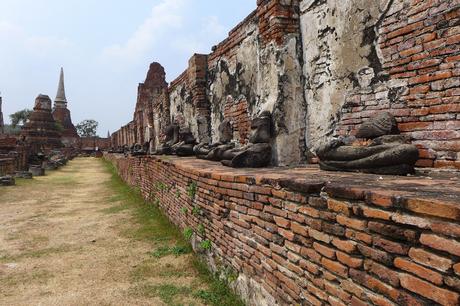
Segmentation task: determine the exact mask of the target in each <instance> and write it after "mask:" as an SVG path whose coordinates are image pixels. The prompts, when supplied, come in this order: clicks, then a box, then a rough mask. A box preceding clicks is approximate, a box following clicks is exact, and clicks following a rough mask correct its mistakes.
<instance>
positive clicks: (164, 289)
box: [102, 160, 244, 306]
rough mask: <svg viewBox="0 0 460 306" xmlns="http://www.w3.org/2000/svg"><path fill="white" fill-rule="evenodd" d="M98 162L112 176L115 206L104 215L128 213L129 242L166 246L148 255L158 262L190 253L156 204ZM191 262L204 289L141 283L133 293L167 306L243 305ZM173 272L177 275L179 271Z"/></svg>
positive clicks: (201, 266)
mask: <svg viewBox="0 0 460 306" xmlns="http://www.w3.org/2000/svg"><path fill="white" fill-rule="evenodd" d="M102 162H103V163H104V165H105V167H106V169H107V171H109V172H110V173H111V175H112V176H111V179H110V181H109V182H108V184H109V188H110V189H111V190H113V191H114V193H115V194H114V195H113V196H112V197H111V199H110V200H109V202H112V203H113V204H115V205H114V206H112V207H110V208H107V209H105V212H107V213H116V212H119V211H123V210H126V209H130V210H131V211H132V213H133V216H134V217H135V220H136V222H137V223H138V225H139V226H138V227H137V229H136V230H134V231H133V232H131V233H129V236H130V238H133V239H137V240H147V241H152V242H162V243H164V244H166V245H163V246H160V247H159V248H158V249H157V250H155V251H153V252H152V253H151V256H152V257H156V258H161V257H163V256H167V255H176V256H180V255H184V254H188V253H190V252H191V246H190V243H189V242H188V241H186V240H185V239H184V237H183V235H182V233H181V231H180V230H179V229H178V228H177V227H176V226H175V225H174V224H172V223H171V222H170V221H169V220H168V218H167V217H166V216H165V215H164V214H163V213H162V212H161V210H160V208H159V207H158V203H151V202H147V201H146V200H145V199H144V198H143V197H142V196H141V194H140V192H139V190H136V189H135V188H132V187H130V186H128V185H127V184H126V183H124V182H123V181H122V180H121V178H120V177H119V176H118V173H117V171H116V169H115V167H114V166H113V165H112V163H110V162H108V161H106V160H102ZM191 261H192V266H193V268H194V270H195V272H196V273H197V275H198V276H199V278H200V280H201V281H202V282H204V283H205V284H206V285H207V287H208V289H206V290H202V289H200V290H198V289H193V288H191V287H187V286H176V285H173V284H167V283H165V284H161V285H150V284H148V283H145V284H141V285H140V286H138V287H137V290H136V293H137V294H141V295H143V296H157V297H159V298H160V299H161V300H162V301H163V302H165V303H166V304H168V305H176V304H175V303H173V302H174V300H175V297H180V296H190V297H194V298H197V299H200V300H201V301H202V302H203V303H205V304H207V305H219V306H226V305H228V306H239V305H241V306H243V305H244V303H243V302H242V301H241V299H240V298H239V297H237V296H236V295H235V294H234V293H233V292H232V291H231V290H230V289H229V287H228V286H227V284H226V283H224V282H223V281H221V280H219V279H218V278H217V277H216V276H214V275H213V274H212V273H211V272H210V271H209V269H208V268H207V266H206V264H205V263H203V262H202V261H201V260H200V259H199V258H198V256H196V255H194V254H193V257H192V259H191ZM175 272H177V273H178V272H179V271H175ZM139 279H141V277H139Z"/></svg>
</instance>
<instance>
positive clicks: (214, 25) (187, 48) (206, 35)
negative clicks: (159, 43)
mask: <svg viewBox="0 0 460 306" xmlns="http://www.w3.org/2000/svg"><path fill="white" fill-rule="evenodd" d="M200 28H201V29H200V31H198V32H196V33H194V34H191V35H188V36H181V37H178V38H176V39H175V40H173V41H172V43H171V45H172V47H173V48H174V49H176V50H179V51H180V52H183V53H187V54H190V56H191V55H192V54H194V53H209V52H211V47H212V45H213V44H217V43H219V42H220V41H219V40H221V39H223V38H225V36H226V29H225V26H224V25H222V24H221V23H220V20H219V18H218V17H217V16H208V17H206V18H204V19H203V20H202V22H201V27H200Z"/></svg>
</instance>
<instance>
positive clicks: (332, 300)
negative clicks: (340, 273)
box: [327, 296, 351, 306]
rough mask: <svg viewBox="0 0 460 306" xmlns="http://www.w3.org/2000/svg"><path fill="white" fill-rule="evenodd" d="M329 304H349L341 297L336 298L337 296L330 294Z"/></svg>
mask: <svg viewBox="0 0 460 306" xmlns="http://www.w3.org/2000/svg"><path fill="white" fill-rule="evenodd" d="M327 300H328V302H329V304H331V306H346V305H347V304H345V303H343V302H342V301H341V300H340V299H338V298H336V297H333V296H329V297H328V298H327ZM350 301H351V299H350Z"/></svg>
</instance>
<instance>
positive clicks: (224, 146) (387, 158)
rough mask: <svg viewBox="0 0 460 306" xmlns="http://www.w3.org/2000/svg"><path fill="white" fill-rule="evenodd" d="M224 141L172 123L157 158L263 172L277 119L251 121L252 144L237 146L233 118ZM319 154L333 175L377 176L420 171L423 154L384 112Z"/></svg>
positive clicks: (139, 149) (225, 124)
mask: <svg viewBox="0 0 460 306" xmlns="http://www.w3.org/2000/svg"><path fill="white" fill-rule="evenodd" d="M218 135H219V140H218V141H217V142H214V143H208V142H202V143H197V141H196V139H195V138H194V136H193V134H192V132H191V131H190V129H188V128H183V129H181V128H180V127H179V125H177V124H172V125H169V126H167V127H166V129H165V133H164V140H163V142H162V143H161V144H160V145H159V147H158V148H157V150H156V151H154V152H151V154H154V155H177V156H196V157H197V158H200V159H206V160H210V161H216V162H221V163H222V164H223V165H225V166H228V167H234V168H245V167H248V168H260V167H267V166H269V165H270V163H271V160H272V145H271V143H272V140H273V135H272V116H271V113H270V112H268V111H264V112H262V113H261V114H260V115H259V116H257V117H256V118H254V119H253V120H252V121H251V132H250V135H249V139H248V144H246V145H243V146H237V144H236V143H235V142H234V141H233V126H232V122H231V121H230V120H228V119H225V120H223V121H222V123H221V124H220V125H219V128H218ZM148 151H149V143H146V144H145V145H144V146H140V145H136V146H134V148H133V149H132V150H131V154H132V155H145V154H147V152H148ZM316 155H317V156H318V158H319V160H320V163H319V165H320V168H321V169H322V170H327V171H349V172H364V173H375V174H393V175H407V174H410V173H413V172H414V167H415V163H416V161H417V160H418V157H419V153H418V149H417V147H416V146H415V145H413V144H411V143H410V138H409V137H408V136H406V135H400V134H399V130H398V127H397V123H396V120H395V118H394V117H393V116H392V115H391V114H390V113H388V112H382V113H380V114H378V115H377V116H375V117H373V118H371V119H369V120H368V121H366V122H364V123H363V124H362V125H361V126H360V127H359V128H358V130H357V132H356V135H355V136H349V137H339V138H335V139H333V140H332V141H330V142H329V143H327V144H326V145H323V146H321V147H320V148H319V149H318V150H317V151H316Z"/></svg>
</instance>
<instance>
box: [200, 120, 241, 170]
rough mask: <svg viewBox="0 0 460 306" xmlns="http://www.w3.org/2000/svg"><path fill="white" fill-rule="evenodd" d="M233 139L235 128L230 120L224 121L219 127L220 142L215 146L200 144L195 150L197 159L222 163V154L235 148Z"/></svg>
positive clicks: (214, 144)
mask: <svg viewBox="0 0 460 306" xmlns="http://www.w3.org/2000/svg"><path fill="white" fill-rule="evenodd" d="M232 138H233V127H232V123H231V122H230V120H229V119H224V121H222V123H221V124H220V125H219V141H218V142H215V143H213V144H209V143H206V142H204V143H200V144H198V145H196V146H195V147H194V148H193V151H194V152H195V155H196V157H197V158H201V159H207V160H213V161H221V160H222V158H223V157H222V154H223V153H224V152H225V151H227V150H230V149H233V148H234V147H235V144H234V143H231V141H232Z"/></svg>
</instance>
